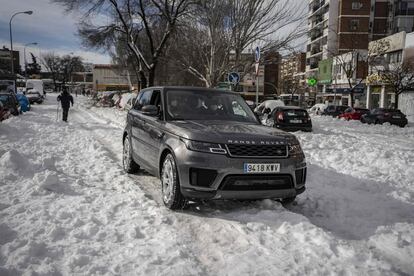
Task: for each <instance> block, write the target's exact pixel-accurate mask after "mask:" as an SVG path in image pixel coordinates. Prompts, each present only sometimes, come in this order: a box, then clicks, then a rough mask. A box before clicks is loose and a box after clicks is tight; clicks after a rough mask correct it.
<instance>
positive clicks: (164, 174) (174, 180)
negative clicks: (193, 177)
mask: <svg viewBox="0 0 414 276" xmlns="http://www.w3.org/2000/svg"><path fill="white" fill-rule="evenodd" d="M161 186H162V200H163V202H164V204H165V206H167V207H168V208H170V209H172V210H176V209H183V208H184V206H185V204H186V203H187V201H186V199H185V198H184V197H183V195H182V194H181V191H180V181H179V177H178V174H177V166H176V164H175V160H174V157H173V156H172V155H171V154H170V153H169V154H167V156H166V157H165V158H164V161H163V163H162V170H161Z"/></svg>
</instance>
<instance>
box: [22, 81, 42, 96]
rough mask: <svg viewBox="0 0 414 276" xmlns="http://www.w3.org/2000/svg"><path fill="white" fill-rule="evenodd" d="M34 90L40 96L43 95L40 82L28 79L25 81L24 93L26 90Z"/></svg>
mask: <svg viewBox="0 0 414 276" xmlns="http://www.w3.org/2000/svg"><path fill="white" fill-rule="evenodd" d="M30 89H31V90H36V91H37V92H39V93H40V95H44V90H43V81H42V80H36V79H30V80H27V81H26V91H28V90H30Z"/></svg>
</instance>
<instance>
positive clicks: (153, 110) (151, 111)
mask: <svg viewBox="0 0 414 276" xmlns="http://www.w3.org/2000/svg"><path fill="white" fill-rule="evenodd" d="M141 112H142V114H144V115H147V116H157V115H158V113H159V112H158V107H156V106H155V105H146V106H143V107H142V109H141Z"/></svg>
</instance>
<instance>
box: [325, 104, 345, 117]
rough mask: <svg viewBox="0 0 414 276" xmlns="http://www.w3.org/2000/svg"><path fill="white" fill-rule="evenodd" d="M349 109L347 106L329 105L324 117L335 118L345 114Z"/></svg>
mask: <svg viewBox="0 0 414 276" xmlns="http://www.w3.org/2000/svg"><path fill="white" fill-rule="evenodd" d="M348 108H349V106H346V105H328V106H327V107H326V108H325V110H324V111H323V112H322V115H326V116H332V117H334V118H335V117H338V116H339V115H340V114H342V113H344V112H345V110H347V109H348Z"/></svg>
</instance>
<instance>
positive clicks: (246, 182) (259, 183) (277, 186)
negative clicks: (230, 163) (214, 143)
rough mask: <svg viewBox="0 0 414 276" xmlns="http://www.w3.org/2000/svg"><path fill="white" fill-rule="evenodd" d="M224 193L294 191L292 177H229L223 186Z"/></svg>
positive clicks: (282, 175)
mask: <svg viewBox="0 0 414 276" xmlns="http://www.w3.org/2000/svg"><path fill="white" fill-rule="evenodd" d="M219 189H220V190H223V191H260V190H261V191H264V190H285V189H293V181H292V177H291V176H290V175H286V174H270V175H228V176H226V177H225V178H224V179H223V181H222V183H221V185H220V188H219Z"/></svg>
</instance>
